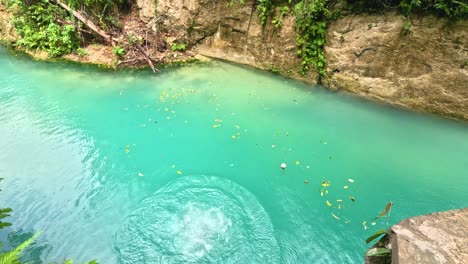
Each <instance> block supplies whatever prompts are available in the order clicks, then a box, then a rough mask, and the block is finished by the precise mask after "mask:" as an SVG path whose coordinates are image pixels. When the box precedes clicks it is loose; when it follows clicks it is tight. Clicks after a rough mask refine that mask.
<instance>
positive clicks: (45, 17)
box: [5, 0, 121, 57]
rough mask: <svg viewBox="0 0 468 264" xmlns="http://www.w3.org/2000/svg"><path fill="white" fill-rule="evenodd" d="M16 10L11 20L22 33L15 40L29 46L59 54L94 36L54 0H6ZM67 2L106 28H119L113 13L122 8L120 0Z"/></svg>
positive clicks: (17, 44) (52, 55)
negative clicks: (87, 32)
mask: <svg viewBox="0 0 468 264" xmlns="http://www.w3.org/2000/svg"><path fill="white" fill-rule="evenodd" d="M5 2H6V3H7V4H8V7H9V8H10V11H12V13H13V18H12V23H13V25H14V27H15V29H16V32H17V33H18V35H19V36H20V37H21V38H20V39H19V40H18V41H16V43H15V44H14V45H15V46H16V47H20V48H24V49H26V50H43V51H46V52H47V53H48V54H49V56H51V57H59V56H62V55H65V54H68V53H71V52H73V51H75V50H77V49H78V48H79V47H80V46H81V45H82V44H84V43H85V42H86V39H87V38H89V39H90V41H94V39H93V36H92V35H90V34H86V30H82V28H83V24H82V23H81V22H79V21H77V20H76V19H75V18H74V17H73V16H72V15H71V14H69V13H68V12H67V11H66V10H65V9H63V8H61V7H59V6H58V5H57V4H56V2H55V1H53V0H38V1H25V0H6V1H5ZM64 2H65V3H66V4H67V5H69V6H71V7H72V8H74V9H76V10H82V11H85V12H86V13H87V14H92V16H91V18H90V19H91V20H93V21H94V22H96V23H97V24H98V25H99V26H101V27H102V28H104V29H106V30H113V29H118V28H119V26H121V25H120V22H119V21H118V20H117V19H115V18H114V17H113V16H112V15H111V13H112V12H116V11H115V10H117V11H118V10H119V6H121V0H117V1H114V0H67V1H64Z"/></svg>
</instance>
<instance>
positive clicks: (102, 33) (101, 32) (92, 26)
mask: <svg viewBox="0 0 468 264" xmlns="http://www.w3.org/2000/svg"><path fill="white" fill-rule="evenodd" d="M53 1H55V2H56V3H57V4H58V5H59V6H61V7H62V8H63V9H65V10H67V11H68V12H69V13H70V14H72V15H73V16H74V17H76V18H77V19H78V20H80V21H81V22H83V24H85V25H86V26H88V27H89V28H90V29H91V30H93V31H94V32H96V33H97V34H98V35H99V36H101V37H103V38H104V39H105V40H106V41H107V42H108V43H109V44H111V45H114V41H113V39H112V37H111V36H110V35H109V34H107V33H106V32H105V31H104V30H102V29H100V28H99V27H98V26H96V25H95V24H94V23H93V22H92V21H91V20H89V19H88V18H86V17H85V16H84V15H83V14H81V12H79V11H76V10H73V9H71V7H69V6H68V5H66V4H65V3H62V2H61V1H60V0H53Z"/></svg>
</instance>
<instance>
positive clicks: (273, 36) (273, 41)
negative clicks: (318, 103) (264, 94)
mask: <svg viewBox="0 0 468 264" xmlns="http://www.w3.org/2000/svg"><path fill="white" fill-rule="evenodd" d="M147 1H150V0H138V3H140V4H139V6H140V16H141V17H142V19H143V20H144V21H147V23H149V24H151V25H152V23H154V24H155V25H156V29H155V30H160V31H163V32H168V33H170V35H172V36H174V38H175V39H177V41H180V42H184V43H186V44H188V45H189V47H191V48H192V49H193V51H195V52H196V53H199V54H201V55H205V56H209V57H215V58H220V59H224V60H228V61H232V62H236V63H241V64H247V65H251V66H255V67H258V68H261V69H267V70H272V71H278V72H280V73H283V74H285V75H290V76H294V77H295V78H297V79H304V80H308V81H310V82H315V81H316V79H317V75H316V74H315V73H313V72H311V73H310V74H309V75H308V76H300V75H299V74H298V70H299V69H300V63H301V60H300V58H298V57H297V55H296V40H295V37H296V34H295V31H294V23H295V22H294V17H293V16H291V15H290V16H285V17H284V18H283V26H282V27H281V28H280V29H276V28H275V27H274V26H273V25H272V23H267V24H266V25H265V26H264V27H262V25H261V24H260V20H259V18H258V14H257V10H256V7H255V6H254V1H253V0H246V1H244V4H238V3H237V2H236V1H233V3H234V4H233V5H232V6H231V7H228V3H229V2H231V1H230V0H218V1H216V0H174V1H169V0H158V1H157V2H156V5H154V4H148V5H146V4H145V3H146V2H147ZM154 9H155V10H154ZM152 13H153V14H156V15H155V16H154V17H152V16H151V15H150V14H152Z"/></svg>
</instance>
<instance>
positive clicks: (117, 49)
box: [112, 46, 125, 56]
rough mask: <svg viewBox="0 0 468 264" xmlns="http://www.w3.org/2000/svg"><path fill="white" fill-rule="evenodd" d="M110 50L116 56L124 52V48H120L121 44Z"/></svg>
mask: <svg viewBox="0 0 468 264" xmlns="http://www.w3.org/2000/svg"><path fill="white" fill-rule="evenodd" d="M112 51H113V52H114V54H115V55H117V56H123V55H124V54H125V49H124V48H122V47H121V46H115V47H114V48H113V49H112Z"/></svg>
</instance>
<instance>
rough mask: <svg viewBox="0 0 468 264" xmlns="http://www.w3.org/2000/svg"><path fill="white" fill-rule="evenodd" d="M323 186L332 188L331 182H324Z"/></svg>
mask: <svg viewBox="0 0 468 264" xmlns="http://www.w3.org/2000/svg"><path fill="white" fill-rule="evenodd" d="M322 186H323V187H328V186H330V182H329V181H327V182H325V181H324V182H322Z"/></svg>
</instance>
